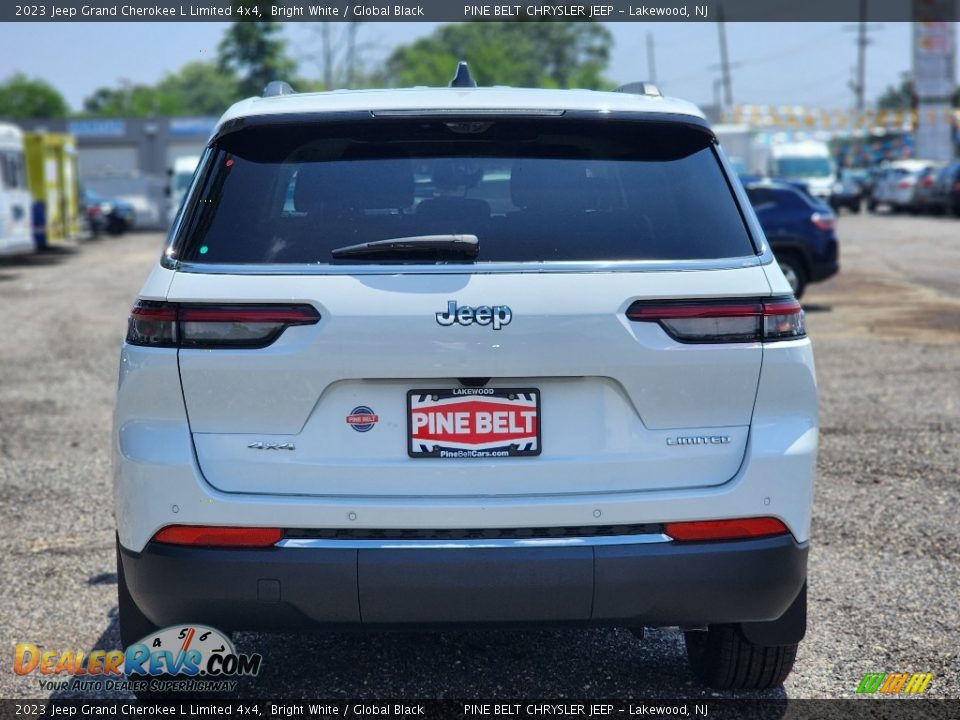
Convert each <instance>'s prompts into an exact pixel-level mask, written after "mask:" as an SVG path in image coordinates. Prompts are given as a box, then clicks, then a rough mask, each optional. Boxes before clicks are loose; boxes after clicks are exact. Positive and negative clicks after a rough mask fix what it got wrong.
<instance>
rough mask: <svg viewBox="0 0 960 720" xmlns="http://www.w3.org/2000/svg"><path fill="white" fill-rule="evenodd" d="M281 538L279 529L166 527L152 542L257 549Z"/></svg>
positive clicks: (206, 526)
mask: <svg viewBox="0 0 960 720" xmlns="http://www.w3.org/2000/svg"><path fill="white" fill-rule="evenodd" d="M282 538H283V531H282V530H280V529H279V528H259V527H214V526H211V525H168V526H167V527H165V528H163V529H162V530H160V531H159V532H157V534H156V535H154V536H153V541H154V542H158V543H166V544H168V545H192V546H194V547H235V548H241V547H243V548H253V547H258V548H259V547H270V546H272V545H276V544H277V543H278V542H279V541H280V540H281V539H282Z"/></svg>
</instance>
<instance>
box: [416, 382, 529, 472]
mask: <svg viewBox="0 0 960 720" xmlns="http://www.w3.org/2000/svg"><path fill="white" fill-rule="evenodd" d="M407 429H408V437H409V442H408V444H407V454H408V455H410V457H412V458H450V459H453V458H496V457H526V456H535V455H539V454H540V391H539V390H537V389H535V388H446V389H442V390H410V391H409V392H408V393H407Z"/></svg>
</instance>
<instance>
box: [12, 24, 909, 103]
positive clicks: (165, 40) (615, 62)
mask: <svg viewBox="0 0 960 720" xmlns="http://www.w3.org/2000/svg"><path fill="white" fill-rule="evenodd" d="M436 25H437V24H436V23H366V24H364V25H363V26H362V27H361V28H360V31H359V36H358V37H359V39H358V42H359V43H360V44H361V45H363V46H364V47H365V50H364V58H365V60H366V61H367V62H368V63H370V64H376V63H377V62H380V61H382V60H383V58H385V57H386V56H387V55H388V54H389V53H390V51H391V49H392V48H393V47H395V46H396V45H397V44H400V43H406V42H410V41H412V40H414V39H416V38H417V37H420V36H422V35H426V34H429V33H430V32H431V31H432V30H433V29H434V28H435V27H436ZM607 25H608V27H609V28H610V30H611V32H612V33H613V36H614V39H615V44H614V47H613V50H612V58H611V63H610V67H609V70H608V72H607V76H608V77H609V78H610V79H611V80H613V81H615V82H618V83H620V82H629V81H634V80H648V79H650V72H649V69H648V67H647V48H646V43H647V35H648V34H650V35H652V36H653V42H654V48H655V63H656V77H657V81H658V84H659V85H660V87H661V89H662V91H663V92H664V94H668V95H673V96H676V97H682V98H685V99H687V100H692V101H693V102H696V103H698V104H704V105H706V104H711V103H713V101H714V97H715V81H716V79H717V78H718V76H719V71H718V70H717V67H716V66H717V65H718V63H719V55H720V54H719V42H718V32H717V31H718V27H717V25H716V24H715V23H660V22H657V23H639V22H637V23H628V22H625V23H607ZM226 26H227V24H226V23H26V24H22V23H17V24H14V23H0V78H3V77H5V76H6V75H7V74H9V73H11V72H14V71H18V70H19V71H22V72H24V73H26V74H27V75H30V76H39V77H41V78H44V79H46V80H48V81H49V82H51V83H52V84H53V85H54V86H56V87H57V88H58V89H59V90H60V92H61V93H63V95H64V96H65V97H66V99H67V102H68V103H69V104H70V106H71V107H72V108H73V109H75V110H77V109H80V108H81V107H82V104H83V99H84V97H86V96H87V95H89V94H91V93H92V92H93V91H94V90H95V89H96V88H98V87H101V86H104V85H116V86H119V85H121V84H122V83H123V82H126V81H130V82H133V83H153V82H156V81H157V80H159V79H160V77H162V76H163V75H164V74H165V73H166V72H169V71H173V70H176V69H177V68H179V67H180V66H181V65H183V64H185V63H187V62H190V61H192V60H203V59H210V58H213V57H215V56H216V51H217V44H218V42H219V41H220V38H221V37H222V35H223V32H224V30H225V28H226ZM284 26H285V27H284V33H285V36H286V38H287V40H288V43H289V51H290V53H291V55H292V56H293V57H294V58H295V59H297V60H298V61H299V62H300V64H301V73H302V74H303V75H305V76H307V77H318V76H319V72H320V71H319V66H318V65H317V64H316V63H315V62H313V61H312V58H315V57H317V56H318V54H319V46H320V43H319V39H318V35H317V24H316V23H284ZM854 27H855V25H854V24H850V23H846V24H842V23H727V25H726V30H727V43H728V46H729V55H730V61H731V63H732V64H733V70H732V80H733V82H732V86H733V88H732V89H733V100H734V102H735V103H754V104H768V105H803V106H811V107H823V108H847V107H850V105H851V104H852V99H853V96H852V92H851V90H850V89H849V86H848V84H849V82H850V80H851V79H852V77H853V72H854V67H855V65H856V46H855V43H854V40H855V38H856V32H855V31H854ZM870 38H871V44H870V46H869V48H868V50H867V63H866V65H867V75H866V87H867V91H866V94H867V99H868V102H869V101H872V100H873V99H875V98H876V97H877V96H878V95H879V94H880V93H882V92H883V90H884V89H885V88H886V87H887V86H889V85H894V84H897V83H898V82H899V80H900V76H901V74H902V73H904V72H906V71H908V70H909V69H910V66H911V47H912V41H911V26H910V24H909V23H884V24H882V25H879V26H877V27H875V28H874V29H873V30H872V32H871V33H870ZM452 73H453V68H451V75H452Z"/></svg>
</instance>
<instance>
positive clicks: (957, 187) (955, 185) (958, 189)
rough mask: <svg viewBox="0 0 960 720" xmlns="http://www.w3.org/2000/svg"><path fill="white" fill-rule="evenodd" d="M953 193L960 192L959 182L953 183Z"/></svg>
mask: <svg viewBox="0 0 960 720" xmlns="http://www.w3.org/2000/svg"><path fill="white" fill-rule="evenodd" d="M953 191H954V192H960V180H958V181H957V182H955V183H954V184H953Z"/></svg>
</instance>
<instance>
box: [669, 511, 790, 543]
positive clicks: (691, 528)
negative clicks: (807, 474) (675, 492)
mask: <svg viewBox="0 0 960 720" xmlns="http://www.w3.org/2000/svg"><path fill="white" fill-rule="evenodd" d="M663 532H664V534H666V535H669V536H670V537H672V538H673V539H674V540H679V541H681V542H695V541H704V540H743V539H746V538H760V537H769V536H771V535H784V534H786V533H788V532H790V531H789V530H788V529H787V526H786V525H784V524H783V523H782V522H781V521H779V520H777V519H776V518H772V517H759V518H739V519H736V520H698V521H694V522H675V523H667V524H666V525H665V526H664V529H663Z"/></svg>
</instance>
